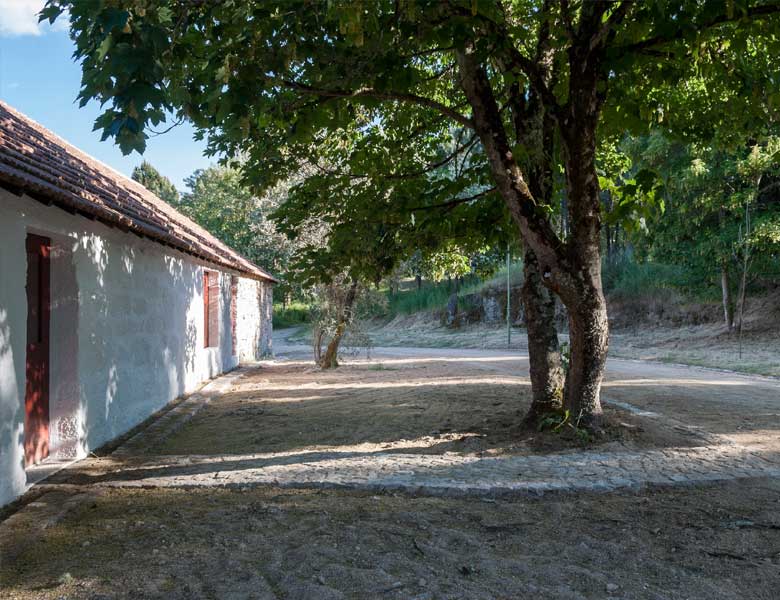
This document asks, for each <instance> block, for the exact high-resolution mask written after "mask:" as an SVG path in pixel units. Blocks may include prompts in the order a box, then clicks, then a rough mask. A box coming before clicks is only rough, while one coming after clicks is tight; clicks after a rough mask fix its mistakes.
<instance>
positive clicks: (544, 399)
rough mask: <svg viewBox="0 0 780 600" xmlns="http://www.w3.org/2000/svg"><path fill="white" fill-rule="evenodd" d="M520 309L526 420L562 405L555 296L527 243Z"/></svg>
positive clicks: (529, 421) (534, 419)
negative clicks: (528, 399) (527, 385)
mask: <svg viewBox="0 0 780 600" xmlns="http://www.w3.org/2000/svg"><path fill="white" fill-rule="evenodd" d="M522 294H523V309H524V311H525V322H526V329H527V332H528V362H529V366H530V375H531V393H532V397H533V400H532V403H531V408H530V409H529V411H528V414H527V415H526V417H525V423H526V424H528V425H530V426H532V427H533V426H535V425H536V424H537V423H538V421H539V418H540V417H542V416H543V415H545V414H547V413H550V412H555V411H559V410H560V409H561V407H562V406H563V384H564V381H563V366H562V364H561V355H560V348H559V346H558V332H557V331H556V329H555V296H554V295H553V294H552V292H550V290H548V289H547V288H546V287H545V286H544V284H543V283H542V274H541V273H540V272H539V261H538V260H536V255H535V254H534V253H533V250H531V249H530V248H529V247H528V245H526V246H525V255H524V257H523V292H522Z"/></svg>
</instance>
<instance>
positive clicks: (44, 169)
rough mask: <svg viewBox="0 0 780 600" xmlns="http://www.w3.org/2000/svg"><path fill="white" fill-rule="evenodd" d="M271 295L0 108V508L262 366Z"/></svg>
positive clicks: (232, 260) (203, 240)
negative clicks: (205, 387) (58, 468)
mask: <svg viewBox="0 0 780 600" xmlns="http://www.w3.org/2000/svg"><path fill="white" fill-rule="evenodd" d="M274 282H275V280H274V278H273V277H271V276H270V275H269V274H268V273H266V272H265V271H263V270H262V269H260V268H259V267H257V266H256V265H253V264H252V263H249V262H248V261H246V260H245V259H243V258H242V257H240V256H239V255H238V254H236V253H235V252H234V251H233V250H231V249H230V248H228V247H227V246H225V245H224V244H222V243H221V242H219V241H218V240H216V238H214V237H213V236H211V235H210V234H208V232H206V231H205V230H203V229H202V228H200V227H199V226H197V225H196V224H195V223H193V222H192V221H190V220H189V219H187V218H186V217H184V216H183V215H181V214H179V213H178V212H176V211H175V210H174V209H172V208H171V207H169V206H168V205H167V204H165V203H164V202H163V201H162V200H160V199H159V198H157V197H156V196H154V195H153V194H151V193H150V192H148V191H147V190H145V189H144V188H143V187H142V186H140V185H139V184H137V183H136V182H134V181H131V180H129V179H127V178H125V177H123V176H122V175H119V174H118V173H116V172H114V171H112V170H111V169H109V168H108V167H106V166H105V165H102V164H100V163H98V162H97V161H95V160H94V159H92V158H91V157H88V156H86V155H84V154H83V153H81V152H79V151H78V150H76V149H75V148H73V147H71V146H69V145H68V144H67V143H66V142H64V141H63V140H61V139H59V138H57V137H56V136H54V135H53V134H52V133H51V132H48V131H46V130H45V129H43V128H42V127H40V126H39V125H37V124H36V123H34V122H32V121H30V120H29V119H26V118H25V117H24V116H23V115H20V114H19V113H17V112H16V111H14V110H13V109H11V108H10V107H8V106H6V105H4V104H2V103H0V505H2V504H5V503H7V502H8V501H10V500H12V499H13V498H15V497H17V496H19V495H20V494H21V493H23V492H24V491H25V490H26V489H27V487H28V480H29V474H30V472H31V470H32V469H35V468H36V467H35V465H40V464H46V462H47V461H55V460H64V459H74V458H80V457H83V456H85V455H86V454H87V453H88V452H90V451H91V450H94V449H95V448H98V447H99V446H101V445H103V444H105V443H106V442H108V441H110V440H111V439H113V438H115V437H117V436H119V435H121V434H123V433H125V432H127V431H128V430H129V429H131V428H132V427H134V426H135V425H137V424H138V423H140V422H142V421H143V420H144V419H145V418H147V417H148V416H149V415H150V414H152V413H154V412H155V411H156V410H158V409H160V408H161V407H163V406H165V404H167V403H168V402H170V401H171V400H173V399H175V398H176V397H178V396H180V395H182V394H186V393H188V392H190V391H192V390H193V389H195V388H196V387H198V386H199V384H201V383H202V382H203V381H205V380H207V379H209V378H212V377H215V376H216V375H219V374H220V373H224V372H225V371H228V370H230V369H232V368H234V367H235V366H237V365H238V364H239V362H241V361H251V360H256V359H258V358H260V357H261V356H263V355H265V354H268V353H270V351H271V302H272V287H273V283H274Z"/></svg>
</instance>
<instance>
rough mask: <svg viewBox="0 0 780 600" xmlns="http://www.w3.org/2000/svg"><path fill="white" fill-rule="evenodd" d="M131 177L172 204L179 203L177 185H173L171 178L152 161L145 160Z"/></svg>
mask: <svg viewBox="0 0 780 600" xmlns="http://www.w3.org/2000/svg"><path fill="white" fill-rule="evenodd" d="M130 177H131V178H132V179H134V180H135V181H137V182H138V183H140V184H141V185H142V186H144V187H145V188H146V189H147V190H149V191H150V192H152V193H153V194H155V195H156V196H157V197H159V198H162V199H163V200H165V201H166V202H167V203H168V204H170V205H171V206H177V205H178V204H179V191H178V190H177V189H176V186H174V185H173V183H172V182H171V180H170V179H168V178H167V177H165V175H162V174H161V173H160V172H159V171H158V170H157V169H155V168H154V166H152V164H151V163H149V162H147V161H143V162H142V163H141V164H140V165H138V166H137V167H135V168H134V169H133V173H132V174H131V175H130Z"/></svg>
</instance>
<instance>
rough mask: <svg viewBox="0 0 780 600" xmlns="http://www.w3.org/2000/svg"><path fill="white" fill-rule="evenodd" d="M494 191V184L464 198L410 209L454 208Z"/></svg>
mask: <svg viewBox="0 0 780 600" xmlns="http://www.w3.org/2000/svg"><path fill="white" fill-rule="evenodd" d="M495 191H496V186H493V187H491V188H488V189H486V190H482V191H481V192H478V193H476V194H474V195H473V196H468V197H466V198H455V199H454V200H450V201H448V202H441V203H440V204H429V205H428V206H416V207H414V208H410V209H409V210H410V211H417V210H434V209H437V208H450V209H452V208H455V207H456V206H458V205H459V204H466V203H467V202H471V201H472V200H478V199H479V198H482V197H483V196H487V195H488V194H489V193H491V192H495Z"/></svg>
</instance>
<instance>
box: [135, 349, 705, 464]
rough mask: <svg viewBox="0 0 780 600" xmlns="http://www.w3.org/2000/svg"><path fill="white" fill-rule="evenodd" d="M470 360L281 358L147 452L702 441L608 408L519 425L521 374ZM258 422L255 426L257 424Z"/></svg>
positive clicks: (524, 448)
mask: <svg viewBox="0 0 780 600" xmlns="http://www.w3.org/2000/svg"><path fill="white" fill-rule="evenodd" d="M496 365H498V366H499V368H500V366H502V365H503V366H505V367H506V369H507V371H506V372H505V373H504V372H500V373H496V372H495V371H494V370H492V369H488V370H486V369H485V368H484V367H482V368H481V367H479V366H474V365H472V364H470V363H469V362H467V361H466V359H464V360H463V361H460V362H458V361H457V357H455V358H453V357H450V358H446V357H445V358H441V359H438V360H437V359H435V358H412V359H408V360H405V359H399V358H390V357H388V358H385V359H384V360H382V359H378V361H377V362H371V363H365V362H362V363H352V364H349V365H345V366H342V367H341V368H339V369H338V371H331V372H328V371H319V370H314V369H312V368H311V366H310V365H309V364H308V363H306V362H293V363H282V364H279V365H275V366H273V367H271V368H268V369H261V370H259V371H254V372H251V373H249V374H248V375H247V376H245V377H243V378H242V379H241V380H240V381H239V383H238V384H237V385H235V386H234V387H233V388H232V390H231V391H230V392H229V393H227V394H225V395H224V396H223V397H222V398H220V401H219V402H218V403H216V404H214V405H212V406H209V408H208V410H205V411H203V412H201V413H199V414H198V415H197V416H196V417H195V418H194V419H193V420H192V421H191V422H190V423H189V424H188V426H187V427H186V428H185V429H184V430H182V431H181V432H180V433H178V434H177V435H175V436H173V437H171V438H169V439H168V440H167V441H166V443H165V444H164V445H162V446H160V447H157V448H149V449H148V451H149V453H152V454H176V455H182V454H197V455H202V454H212V453H214V452H215V449H219V450H218V451H219V453H223V454H247V453H250V454H251V453H269V452H291V451H295V452H299V451H324V450H333V449H337V450H339V451H343V452H348V451H349V452H377V451H383V452H393V451H400V452H404V453H426V454H443V453H445V452H456V453H476V454H480V455H491V454H525V453H535V452H550V451H556V450H565V449H571V450H576V449H579V448H581V447H583V446H589V447H591V446H594V445H602V446H603V447H604V449H605V450H607V449H610V448H615V449H624V450H628V449H639V448H650V447H673V446H690V445H697V444H701V443H702V440H700V439H697V438H696V437H693V436H691V435H689V434H687V433H686V432H681V431H677V430H675V429H674V428H672V427H668V426H664V424H662V423H659V422H657V421H654V420H649V421H648V420H640V419H639V418H638V417H636V416H634V415H632V414H630V413H628V412H626V411H624V410H620V409H616V408H613V407H607V409H606V416H607V421H608V423H610V424H611V425H610V427H609V428H608V429H607V432H606V434H605V436H604V437H603V438H599V439H594V440H591V441H590V442H588V443H583V442H582V441H580V440H579V439H578V438H576V437H573V436H562V435H559V434H552V433H539V432H534V431H528V430H526V429H525V428H523V427H522V426H521V422H522V418H523V416H524V415H525V413H526V411H527V410H528V407H529V405H530V388H529V384H528V380H527V379H526V378H524V377H522V376H519V375H514V376H513V375H512V374H511V368H512V366H511V361H509V363H508V364H505V363H504V362H501V361H497V362H496V363H493V366H496ZM259 423H262V424H263V425H262V427H259V426H258V424H259Z"/></svg>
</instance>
